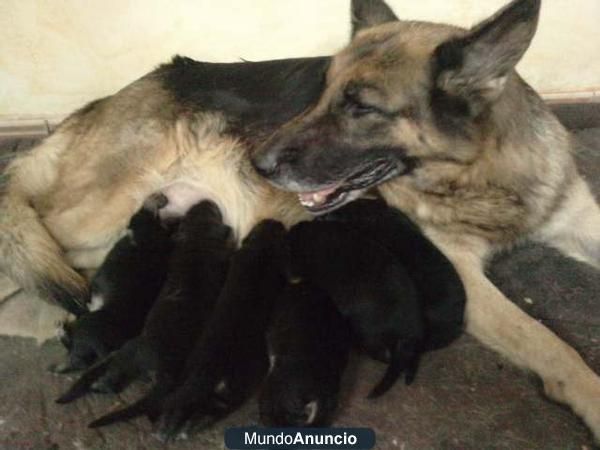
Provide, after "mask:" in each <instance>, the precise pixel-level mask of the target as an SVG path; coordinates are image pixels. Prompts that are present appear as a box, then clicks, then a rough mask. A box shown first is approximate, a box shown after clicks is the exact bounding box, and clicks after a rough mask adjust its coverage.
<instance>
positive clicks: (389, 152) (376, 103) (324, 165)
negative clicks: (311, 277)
mask: <svg viewBox="0 0 600 450" xmlns="http://www.w3.org/2000/svg"><path fill="white" fill-rule="evenodd" d="M352 3H353V18H354V20H353V24H354V36H353V39H352V42H351V43H350V45H349V46H348V47H347V48H346V49H344V50H342V51H341V52H340V53H338V54H337V55H335V57H334V59H333V61H332V64H331V66H330V68H329V70H328V73H327V79H326V86H325V89H324V92H323V94H322V95H321V98H320V100H319V101H318V102H317V104H316V105H315V106H314V107H313V108H312V109H310V110H309V111H307V112H306V113H305V114H303V115H301V116H299V117H297V118H296V119H294V120H292V121H291V122H289V123H288V124H286V125H284V126H283V127H281V128H280V129H279V130H278V131H277V132H276V133H275V134H273V135H272V136H271V138H270V139H268V140H267V142H265V144H264V145H263V146H262V148H260V149H259V150H258V151H257V152H256V154H255V155H254V157H253V163H254V166H255V167H256V169H257V171H258V172H259V173H260V174H261V175H263V176H265V177H266V178H267V179H268V180H270V181H271V182H272V183H273V184H274V185H276V186H278V187H280V188H283V189H285V190H288V191H292V192H297V193H298V194H299V199H300V202H301V203H302V204H303V205H304V206H305V207H306V208H307V209H308V210H309V211H310V212H313V213H318V214H321V213H324V212H327V211H330V210H332V209H335V208H337V207H339V206H341V205H343V204H345V203H347V202H349V201H351V200H354V199H356V198H358V197H359V196H360V195H361V193H362V192H364V191H365V189H367V188H369V187H371V186H376V185H380V184H381V183H384V182H386V181H388V180H391V179H393V178H396V177H399V176H409V175H411V174H413V172H414V171H415V169H417V168H421V167H423V166H424V165H430V166H433V165H436V167H437V166H439V165H440V164H442V165H446V164H449V165H451V166H452V167H453V168H458V169H459V168H460V166H468V165H469V164H472V163H473V161H474V160H475V159H477V158H479V157H480V156H481V153H482V152H483V150H484V149H485V148H489V146H490V145H495V142H496V141H495V139H496V137H495V134H494V133H497V131H498V129H501V128H503V127H506V126H509V125H510V123H512V122H511V121H515V118H514V115H513V116H510V115H509V114H508V112H507V111H508V110H513V111H514V110H515V109H519V108H510V107H509V105H518V104H519V102H522V97H523V96H531V95H532V94H531V92H530V90H528V89H527V88H526V87H525V86H524V84H523V83H522V82H521V81H520V79H519V77H518V76H517V74H516V72H515V70H514V67H515V66H516V64H517V62H518V61H519V60H520V59H521V57H522V56H523V54H524V53H525V51H526V50H527V48H528V47H529V44H530V42H531V40H532V38H533V36H534V34H535V30H536V27H537V20H538V15H539V9H540V0H514V1H513V2H512V3H510V4H509V5H508V6H507V7H505V8H504V9H502V10H501V11H499V12H498V13H497V14H496V15H494V16H492V17H491V18H490V19H488V20H486V21H484V22H482V23H480V24H479V25H477V26H475V27H473V28H472V29H470V30H464V29H461V28H457V27H453V26H450V25H444V24H436V23H428V22H413V21H402V20H398V19H397V17H396V16H395V15H394V14H393V13H392V11H391V9H390V8H389V7H388V6H387V5H386V4H385V3H384V2H383V1H382V0H353V2H352ZM520 109H523V108H520ZM515 122H516V121H515ZM514 126H516V124H515V125H514Z"/></svg>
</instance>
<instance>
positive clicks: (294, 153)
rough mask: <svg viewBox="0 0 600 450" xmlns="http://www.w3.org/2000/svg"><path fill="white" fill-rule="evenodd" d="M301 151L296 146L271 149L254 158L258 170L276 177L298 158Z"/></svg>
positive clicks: (264, 174)
mask: <svg viewBox="0 0 600 450" xmlns="http://www.w3.org/2000/svg"><path fill="white" fill-rule="evenodd" d="M298 154H299V151H298V149H297V148H294V147H285V148H282V149H277V150H276V149H271V150H270V151H266V152H262V153H260V154H258V155H255V156H254V157H253V158H252V164H253V166H254V168H255V169H256V171H257V172H258V173H259V174H260V175H262V176H263V177H266V178H275V177H277V176H279V175H281V173H282V169H283V168H284V167H286V166H290V165H292V164H293V163H294V162H295V161H296V160H297V159H298Z"/></svg>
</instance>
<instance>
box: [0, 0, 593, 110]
mask: <svg viewBox="0 0 600 450" xmlns="http://www.w3.org/2000/svg"><path fill="white" fill-rule="evenodd" d="M503 3H504V0H418V1H415V0H390V4H391V5H392V6H393V8H394V9H395V11H396V12H397V14H398V15H399V16H401V17H405V18H412V19H424V20H433V21H446V22H450V23H455V24H459V25H466V26H468V25H471V24H473V23H474V22H475V21H477V20H479V19H481V18H483V17H485V16H486V15H488V14H490V13H492V12H493V11H494V10H495V9H496V8H498V7H500V6H501V5H502V4H503ZM348 4H349V0H0V117H1V116H3V117H5V118H6V117H17V116H21V117H32V116H42V115H62V114H65V113H67V112H69V111H71V110H72V109H74V108H76V107H78V106H80V105H81V104H83V103H85V102H86V101H88V100H90V99H93V98H95V97H98V96H102V95H106V94H110V93H112V92H114V91H115V90H117V89H118V88H120V87H121V86H123V85H125V84H126V83H128V82H130V81H132V80H134V79H135V78H137V77H138V76H140V75H142V74H143V73H145V72H147V71H148V70H150V69H151V68H152V67H154V66H155V65H156V64H157V63H159V62H161V61H164V60H166V59H168V58H169V57H170V56H171V55H172V54H174V53H181V54H186V55H188V56H192V57H194V58H197V59H202V60H206V61H234V60H236V59H237V58H240V57H243V58H245V59H254V60H258V59H267V58H278V57H286V56H305V55H318V54H326V53H330V52H333V51H335V50H336V49H338V48H340V47H341V46H343V45H344V43H345V42H346V39H347V36H348V33H349V25H348V22H349V11H348V9H349V5H348ZM599 19H600V0H544V3H543V11H542V20H541V24H540V30H539V33H538V35H537V37H536V39H535V42H534V45H533V48H532V49H531V51H530V52H529V53H528V55H527V56H526V59H525V60H524V61H523V63H522V64H521V67H520V69H521V72H522V74H523V75H524V76H525V78H526V79H527V80H528V81H529V82H531V83H532V84H533V85H534V86H535V87H536V88H537V89H538V90H540V91H542V92H543V93H547V94H552V95H554V96H557V95H558V96H561V95H562V96H569V97H571V96H577V95H590V94H593V93H596V94H598V93H599V92H598V91H600V25H599V23H600V20H599Z"/></svg>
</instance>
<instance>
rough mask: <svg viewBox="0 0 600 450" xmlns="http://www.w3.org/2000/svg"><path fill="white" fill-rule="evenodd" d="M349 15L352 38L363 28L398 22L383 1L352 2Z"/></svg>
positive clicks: (353, 0) (364, 0)
mask: <svg viewBox="0 0 600 450" xmlns="http://www.w3.org/2000/svg"><path fill="white" fill-rule="evenodd" d="M351 14H352V17H351V19H352V37H354V36H355V35H356V33H358V32H359V31H360V30H363V29H365V28H370V27H374V26H375V25H380V24H382V23H387V22H395V21H397V20H398V17H397V16H396V14H394V12H393V11H392V9H391V8H390V7H389V6H388V5H387V3H385V2H384V1H383V0H352V5H351Z"/></svg>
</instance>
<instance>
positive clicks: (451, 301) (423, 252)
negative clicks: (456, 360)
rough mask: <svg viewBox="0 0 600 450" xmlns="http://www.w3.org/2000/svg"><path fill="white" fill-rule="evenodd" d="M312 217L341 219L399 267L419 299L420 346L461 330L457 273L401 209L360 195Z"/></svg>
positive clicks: (431, 346)
mask: <svg viewBox="0 0 600 450" xmlns="http://www.w3.org/2000/svg"><path fill="white" fill-rule="evenodd" d="M318 220H325V221H334V222H338V223H344V224H346V225H347V226H349V227H351V228H352V229H354V230H356V231H358V232H360V233H361V234H362V235H363V236H368V237H369V238H370V239H374V240H376V241H377V242H378V243H379V244H380V245H381V246H383V247H385V248H386V249H387V250H388V251H390V252H391V253H392V254H393V255H394V258H395V259H396V260H397V261H398V262H399V263H400V264H401V265H402V266H403V267H404V269H405V270H406V272H407V273H408V275H409V277H410V279H411V280H412V281H413V283H414V285H415V287H416V289H417V292H418V294H419V296H420V299H421V302H422V310H423V318H424V320H425V327H426V330H427V333H426V336H425V340H426V341H425V349H427V350H435V349H438V348H442V347H445V346H447V345H449V344H450V343H451V342H453V341H454V340H455V339H456V338H457V337H459V336H460V335H461V333H462V332H463V325H464V310H465V304H466V293H465V289H464V286H463V283H462V281H461V279H460V276H459V275H458V273H457V271H456V269H455V268H454V265H453V264H452V263H451V262H450V261H449V260H448V258H447V257H446V256H445V255H444V254H443V253H442V252H441V251H440V250H439V249H438V248H437V247H436V246H435V245H434V244H433V243H432V242H431V241H430V240H429V239H427V238H426V237H425V236H424V235H423V233H422V232H421V230H420V229H419V227H417V226H416V225H415V224H414V223H413V222H412V221H411V220H410V219H409V218H408V217H407V216H406V215H405V214H404V213H402V212H401V211H399V210H398V209H395V208H391V207H389V206H388V205H387V204H386V202H385V201H383V200H366V199H361V200H357V201H355V202H353V203H350V204H348V205H346V206H344V207H343V208H340V209H338V210H337V211H334V212H332V213H329V214H326V215H324V216H321V217H320V218H319V219H318Z"/></svg>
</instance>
